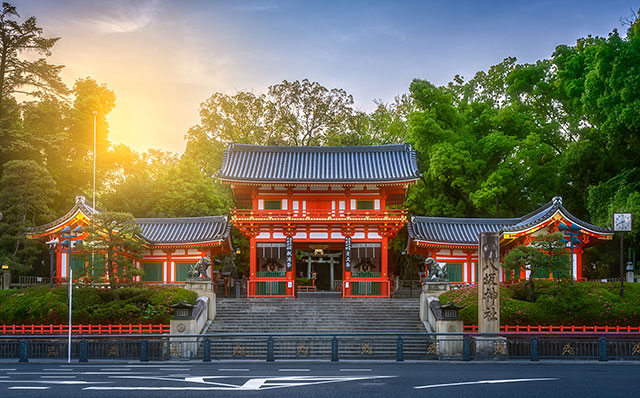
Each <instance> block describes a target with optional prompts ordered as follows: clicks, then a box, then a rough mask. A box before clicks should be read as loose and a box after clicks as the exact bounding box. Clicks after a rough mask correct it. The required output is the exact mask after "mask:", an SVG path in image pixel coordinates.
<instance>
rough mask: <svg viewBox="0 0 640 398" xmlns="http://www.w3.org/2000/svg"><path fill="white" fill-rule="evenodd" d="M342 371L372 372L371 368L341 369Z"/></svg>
mask: <svg viewBox="0 0 640 398" xmlns="http://www.w3.org/2000/svg"><path fill="white" fill-rule="evenodd" d="M340 371H341V372H371V369H340Z"/></svg>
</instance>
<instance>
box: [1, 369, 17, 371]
mask: <svg viewBox="0 0 640 398" xmlns="http://www.w3.org/2000/svg"><path fill="white" fill-rule="evenodd" d="M3 370H15V369H9V368H0V371H3Z"/></svg>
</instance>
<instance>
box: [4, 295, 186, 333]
mask: <svg viewBox="0 0 640 398" xmlns="http://www.w3.org/2000/svg"><path fill="white" fill-rule="evenodd" d="M118 293H119V296H120V299H119V300H113V295H112V293H111V291H110V290H109V289H98V288H92V287H78V288H74V289H73V316H72V320H73V323H75V324H78V323H83V324H87V323H93V324H128V323H133V324H137V323H143V324H148V323H154V324H158V323H169V320H170V319H171V318H172V317H173V313H174V310H173V309H172V308H171V305H173V304H176V303H177V302H178V301H180V300H183V301H186V302H188V303H194V302H195V301H196V298H197V294H196V293H195V292H192V291H189V290H186V289H182V288H179V287H164V286H154V287H135V288H122V289H118ZM67 300H68V299H67V287H65V286H59V287H55V288H53V289H49V288H48V287H34V288H29V289H23V290H2V291H0V322H2V323H4V324H23V323H24V324H32V323H33V324H60V323H66V322H67V319H68V316H69V312H68V301H67Z"/></svg>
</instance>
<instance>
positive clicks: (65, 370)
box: [42, 369, 71, 372]
mask: <svg viewBox="0 0 640 398" xmlns="http://www.w3.org/2000/svg"><path fill="white" fill-rule="evenodd" d="M42 370H50V371H51V370H52V371H55V372H68V371H70V370H71V369H42Z"/></svg>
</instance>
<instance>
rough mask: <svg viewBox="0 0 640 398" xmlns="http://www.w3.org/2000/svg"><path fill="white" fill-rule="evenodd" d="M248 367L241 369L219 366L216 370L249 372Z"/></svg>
mask: <svg viewBox="0 0 640 398" xmlns="http://www.w3.org/2000/svg"><path fill="white" fill-rule="evenodd" d="M249 371H250V369H242V368H220V369H218V372H249Z"/></svg>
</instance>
